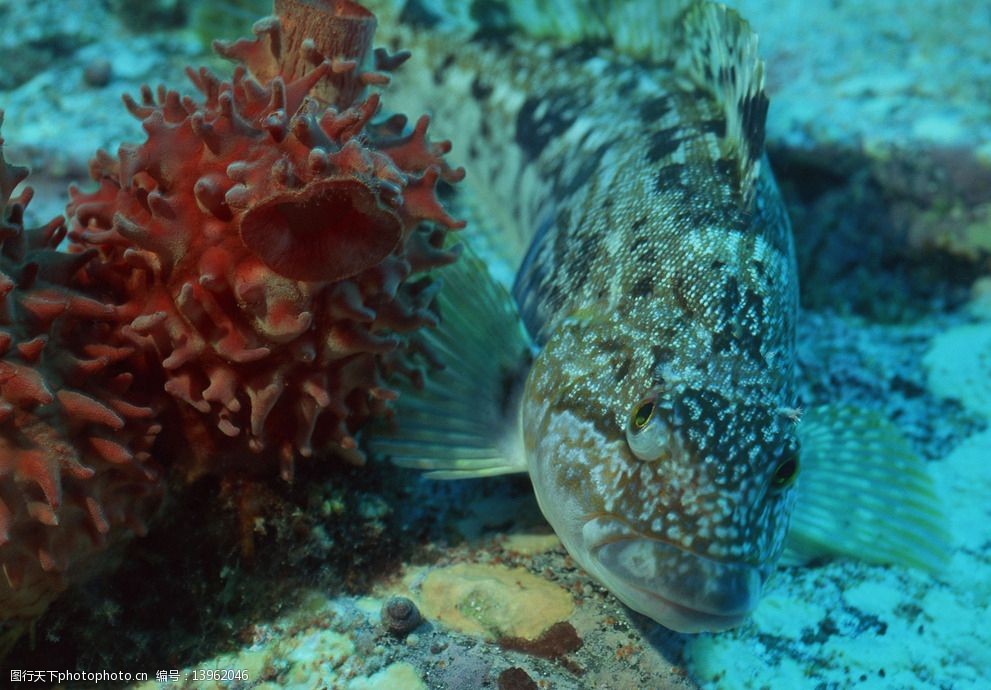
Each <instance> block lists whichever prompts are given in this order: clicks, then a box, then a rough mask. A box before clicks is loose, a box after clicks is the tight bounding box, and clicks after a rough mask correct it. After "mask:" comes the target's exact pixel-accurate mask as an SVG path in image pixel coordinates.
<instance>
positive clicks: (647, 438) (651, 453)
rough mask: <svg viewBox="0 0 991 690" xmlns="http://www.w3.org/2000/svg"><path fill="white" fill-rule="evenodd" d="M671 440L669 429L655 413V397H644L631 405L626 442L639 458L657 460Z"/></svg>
mask: <svg viewBox="0 0 991 690" xmlns="http://www.w3.org/2000/svg"><path fill="white" fill-rule="evenodd" d="M670 441H671V431H670V429H669V428H668V426H667V424H665V423H664V422H663V421H662V420H661V419H660V418H659V417H658V415H657V398H656V396H654V395H652V396H649V397H647V398H644V399H643V400H641V401H640V402H638V403H637V404H636V405H634V407H633V411H632V412H631V413H630V423H629V425H628V426H627V428H626V443H627V445H628V446H629V447H630V450H631V451H633V454H634V455H635V456H637V458H639V459H640V460H645V461H648V462H649V461H651V460H657V459H658V458H660V457H661V455H662V454H663V453H664V450H665V449H666V448H667V446H668V444H669V443H670Z"/></svg>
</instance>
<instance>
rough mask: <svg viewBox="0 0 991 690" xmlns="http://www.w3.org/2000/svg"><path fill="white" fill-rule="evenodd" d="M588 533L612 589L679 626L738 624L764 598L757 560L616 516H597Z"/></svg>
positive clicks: (712, 628) (713, 628)
mask: <svg viewBox="0 0 991 690" xmlns="http://www.w3.org/2000/svg"><path fill="white" fill-rule="evenodd" d="M582 533H583V536H584V537H585V539H586V542H585V543H586V544H588V546H589V549H588V550H589V553H590V554H591V555H592V556H593V557H594V558H595V559H596V561H597V563H596V565H597V566H599V568H597V569H596V570H597V574H598V575H599V576H600V578H601V579H603V580H604V582H605V584H606V585H607V586H608V587H609V589H610V590H612V591H613V593H614V594H616V596H617V597H618V598H619V599H620V600H621V601H622V602H623V603H624V604H626V605H627V606H629V607H630V608H632V609H634V610H635V611H639V612H640V613H642V614H644V615H645V616H648V617H650V618H652V619H653V620H655V621H657V622H658V623H660V624H661V625H663V626H665V627H667V628H671V629H672V630H675V631H677V632H685V633H696V632H717V631H720V630H727V629H729V628H733V627H735V626H737V625H740V624H741V623H742V622H743V621H744V620H746V618H747V616H748V615H749V614H750V612H751V611H753V610H754V608H756V606H757V603H758V602H759V601H760V594H761V589H762V587H763V578H762V576H761V572H760V569H759V568H758V567H757V566H756V565H753V564H750V563H742V562H739V561H722V560H716V559H713V558H708V557H706V556H702V555H700V554H697V553H694V552H692V551H688V550H686V549H683V548H681V547H679V546H676V545H674V544H671V543H669V542H666V541H662V540H660V539H657V538H655V537H651V536H647V535H644V534H641V533H639V532H637V531H635V530H633V529H631V528H630V527H629V526H628V525H627V524H625V523H624V522H622V521H620V520H617V519H614V518H596V519H594V520H591V521H589V522H588V523H586V524H585V526H584V527H583V528H582ZM603 571H605V572H603Z"/></svg>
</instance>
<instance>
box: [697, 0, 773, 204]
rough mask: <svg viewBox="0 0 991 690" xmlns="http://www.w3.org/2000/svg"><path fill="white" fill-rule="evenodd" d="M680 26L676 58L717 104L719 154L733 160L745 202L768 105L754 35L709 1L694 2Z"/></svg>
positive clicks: (755, 168) (754, 180)
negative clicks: (680, 50)
mask: <svg viewBox="0 0 991 690" xmlns="http://www.w3.org/2000/svg"><path fill="white" fill-rule="evenodd" d="M683 30H684V32H685V34H684V41H685V46H686V51H685V53H684V54H683V55H681V56H679V57H678V71H679V72H680V73H681V74H684V75H685V76H687V77H688V78H689V79H691V81H692V82H693V83H694V84H696V85H697V86H699V87H701V88H703V89H705V90H706V91H708V92H709V93H711V94H712V96H713V97H714V98H715V100H716V103H718V104H719V107H720V108H721V109H722V111H723V115H724V117H725V118H726V134H725V136H723V137H722V138H721V140H720V146H721V151H720V153H721V155H722V157H723V159H725V160H728V161H732V162H733V163H734V164H735V167H736V172H737V176H738V178H739V189H740V193H741V195H742V197H743V201H744V203H745V204H747V205H749V204H750V202H752V201H753V198H754V191H755V189H756V185H757V178H758V176H759V175H760V164H761V159H762V158H763V156H764V124H765V122H766V120H767V106H768V100H767V96H766V95H765V93H764V61H763V60H761V59H760V56H759V55H758V53H757V34H755V33H754V32H753V31H752V30H751V29H750V25H749V24H747V22H746V21H745V20H744V19H743V18H741V17H740V15H738V14H737V13H736V12H734V11H733V10H731V9H729V8H727V7H724V6H722V5H717V4H715V3H711V2H703V3H698V4H697V5H696V6H695V7H693V8H692V9H691V10H690V11H689V13H688V15H687V16H686V18H685V23H684V25H683Z"/></svg>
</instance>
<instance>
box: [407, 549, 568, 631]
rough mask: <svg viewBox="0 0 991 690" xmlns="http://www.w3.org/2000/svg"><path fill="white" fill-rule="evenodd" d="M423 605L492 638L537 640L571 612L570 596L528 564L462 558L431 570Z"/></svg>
mask: <svg viewBox="0 0 991 690" xmlns="http://www.w3.org/2000/svg"><path fill="white" fill-rule="evenodd" d="M420 608H421V610H422V611H423V612H424V614H425V615H426V616H427V617H428V618H430V619H434V620H439V621H441V622H442V623H444V624H445V625H447V626H448V627H450V628H453V629H455V630H458V631H460V632H464V633H469V634H473V635H480V636H482V637H485V638H487V639H500V638H504V637H522V638H525V639H528V640H532V639H534V638H536V637H538V636H539V635H540V634H541V633H542V632H544V631H545V630H546V629H547V628H549V627H550V626H552V625H553V624H554V623H557V622H559V621H562V620H564V619H566V618H567V617H568V616H570V615H571V613H572V611H573V610H574V602H573V601H572V599H571V595H570V594H568V593H567V592H566V591H565V590H563V589H562V588H560V587H558V586H557V585H555V584H553V583H551V582H548V581H547V580H544V579H541V578H539V577H537V576H535V575H533V574H531V573H530V572H528V571H527V570H525V569H523V568H507V567H505V566H501V565H481V564H474V563H459V564H457V565H452V566H449V567H446V568H439V569H437V570H434V571H432V572H431V573H430V574H429V575H427V577H426V578H425V579H424V581H423V584H422V587H421V589H420Z"/></svg>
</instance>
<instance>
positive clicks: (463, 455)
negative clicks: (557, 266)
mask: <svg viewBox="0 0 991 690" xmlns="http://www.w3.org/2000/svg"><path fill="white" fill-rule="evenodd" d="M439 275H440V279H441V280H442V281H443V287H442V288H441V290H440V292H439V294H438V296H437V306H438V308H439V310H440V315H441V322H440V324H439V325H438V326H436V327H435V328H430V329H424V331H423V332H422V334H423V337H424V339H425V341H426V343H425V344H426V346H427V349H428V351H429V352H430V353H431V354H432V355H433V356H434V357H436V359H437V360H438V361H439V363H440V364H441V365H443V369H440V370H436V369H435V370H432V371H429V372H427V374H426V376H425V377H424V381H423V385H422V387H417V386H414V385H404V384H396V383H393V382H390V384H391V385H393V386H395V387H398V388H399V393H400V396H399V399H398V400H397V401H396V403H395V404H394V408H393V409H394V415H393V417H392V419H391V420H388V421H386V422H383V423H382V424H379V425H378V426H376V427H373V428H371V429H370V430H369V431H370V433H369V434H368V438H367V444H368V446H369V448H370V449H371V450H372V451H373V452H375V453H378V454H381V455H386V456H389V457H390V458H391V460H392V461H393V462H394V463H395V464H397V465H399V466H401V467H414V468H418V469H424V470H429V473H428V474H427V476H428V477H430V478H432V479H462V478H470V477H489V476H495V475H499V474H510V473H514V472H526V471H527V465H526V457H525V455H524V453H523V448H522V438H521V436H520V428H519V400H520V395H521V394H522V389H523V383H524V380H525V376H526V373H527V371H528V370H529V366H530V362H531V361H532V358H533V348H532V345H531V342H530V339H529V338H528V337H527V335H526V332H525V330H524V329H523V325H522V324H521V323H520V319H519V316H518V315H517V312H516V307H515V305H514V304H513V301H512V298H511V297H510V296H509V294H508V293H507V292H506V290H505V289H504V288H503V287H502V286H501V285H499V284H498V283H497V282H496V281H495V280H494V279H493V278H492V276H491V275H490V273H489V271H488V270H487V269H486V267H485V264H484V263H483V262H482V261H481V260H480V259H479V258H478V257H477V256H475V255H474V254H473V253H471V252H470V251H468V250H466V251H465V252H464V253H463V254H462V256H461V258H459V259H458V260H457V261H456V262H455V263H454V264H453V265H451V266H448V267H445V268H444V269H442V270H441V271H440V272H439Z"/></svg>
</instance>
